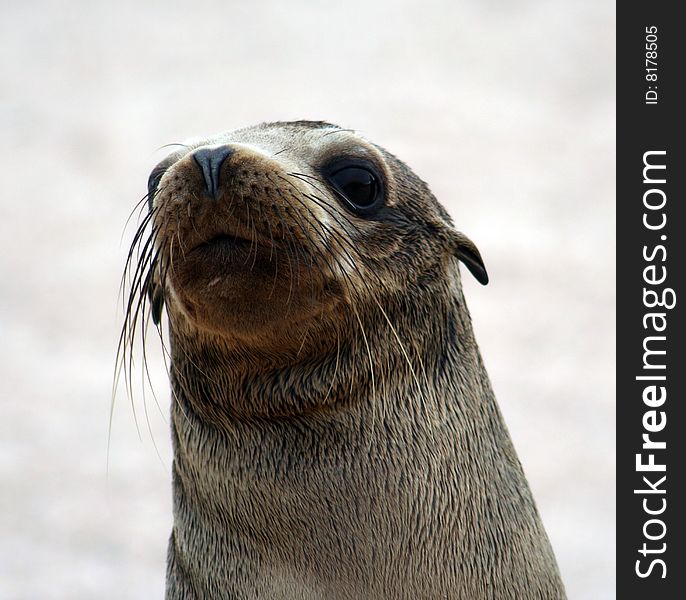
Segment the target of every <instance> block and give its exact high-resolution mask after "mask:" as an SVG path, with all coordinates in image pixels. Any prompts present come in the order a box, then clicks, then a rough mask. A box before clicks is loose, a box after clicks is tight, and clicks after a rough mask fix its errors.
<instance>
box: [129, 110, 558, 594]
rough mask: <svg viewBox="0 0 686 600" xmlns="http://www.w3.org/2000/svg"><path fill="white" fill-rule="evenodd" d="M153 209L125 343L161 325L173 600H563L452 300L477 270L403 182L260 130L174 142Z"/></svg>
mask: <svg viewBox="0 0 686 600" xmlns="http://www.w3.org/2000/svg"><path fill="white" fill-rule="evenodd" d="M148 202H149V212H148V213H147V216H146V217H145V219H144V221H143V223H142V224H141V227H140V229H139V232H138V234H137V235H136V238H135V240H134V245H133V248H132V253H131V265H130V266H131V273H132V280H133V286H132V290H131V295H130V298H129V303H128V310H127V323H126V325H125V327H124V331H123V334H122V344H123V346H124V347H125V348H126V347H127V346H130V343H131V339H132V337H133V334H134V331H135V328H136V322H137V321H139V320H140V319H139V317H140V315H141V314H143V313H145V312H146V310H147V308H149V309H150V312H151V313H152V318H153V320H154V322H155V323H156V324H159V322H160V319H161V316H162V311H163V307H166V312H167V315H168V329H169V353H170V379H171V387H172V394H173V400H172V409H171V413H172V416H171V432H172V438H173V452H174V462H173V468H172V470H173V505H174V525H173V530H172V533H171V538H170V541H169V550H168V570H167V598H168V599H170V600H180V599H183V600H189V599H201V598H202V599H208V598H212V599H215V598H216V599H228V598H232V599H234V598H240V599H244V598H245V599H248V598H250V599H252V598H267V599H272V598H273V599H277V598H278V599H296V598H297V599H308V600H314V599H336V600H338V599H341V600H342V599H350V600H351V599H363V598H365V599H367V598H369V599H382V598H383V599H393V600H399V599H408V600H409V599H422V598H427V599H429V598H450V599H456V600H457V599H461V600H467V599H469V600H486V599H513V598H516V599H518V600H529V599H530V600H533V599H537V600H540V599H546V600H553V599H561V598H565V592H564V587H563V584H562V582H561V579H560V575H559V572H558V568H557V565H556V562H555V558H554V555H553V552H552V549H551V547H550V543H549V541H548V538H547V536H546V533H545V531H544V529H543V526H542V523H541V520H540V517H539V514H538V512H537V509H536V506H535V504H534V500H533V499H532V496H531V492H530V490H529V486H528V484H527V481H526V479H525V476H524V473H523V471H522V467H521V466H520V463H519V461H518V459H517V456H516V454H515V450H514V448H513V446H512V443H511V440H510V437H509V434H508V432H507V429H506V426H505V424H504V422H503V419H502V417H501V414H500V411H499V409H498V406H497V404H496V400H495V398H494V395H493V392H492V389H491V384H490V382H489V379H488V376H487V374H486V370H485V368H484V365H483V363H482V360H481V356H480V354H479V350H478V347H477V344H476V341H475V339H474V334H473V331H472V325H471V319H470V316H469V312H468V310H467V307H466V304H465V299H464V296H463V292H462V286H461V282H460V272H459V268H458V262H462V263H464V264H465V265H466V266H467V268H468V269H469V270H470V271H471V273H472V274H473V275H474V276H475V277H476V278H477V279H478V280H479V281H480V282H481V283H486V282H487V281H488V276H487V274H486V269H485V267H484V264H483V261H482V259H481V255H480V253H479V251H478V250H477V248H476V246H475V245H474V244H473V243H472V242H471V241H470V240H469V239H468V238H467V237H466V236H465V235H463V234H462V233H459V232H458V231H457V230H456V229H455V228H454V226H453V223H452V221H451V218H450V217H449V215H448V213H447V212H446V211H445V210H444V209H443V207H442V206H441V205H440V204H439V203H438V202H437V200H436V199H435V197H434V196H433V195H432V193H431V192H430V190H429V188H428V186H427V185H426V184H425V183H424V182H423V181H422V180H421V179H419V177H417V176H416V175H415V174H414V173H413V172H412V171H411V170H410V168H409V167H407V166H406V165H405V164H404V163H402V162H401V161H400V160H398V159H397V158H396V157H395V156H393V155H392V154H390V153H388V152H387V151H386V150H384V149H382V148H380V147H379V146H376V145H374V144H372V143H370V142H368V141H366V140H365V139H364V138H363V137H361V136H360V135H358V134H356V133H355V132H354V131H351V130H347V129H342V128H339V127H337V126H335V125H331V124H328V123H324V122H308V121H297V122H288V123H286V122H278V123H268V124H262V125H259V126H256V127H249V128H246V129H240V130H237V131H233V132H230V133H226V134H222V135H218V136H215V137H211V138H208V139H198V140H192V141H190V142H188V143H186V144H185V145H182V146H180V147H179V149H178V150H176V151H174V152H172V153H171V154H170V155H169V156H168V157H167V158H166V159H165V160H163V161H162V162H161V163H160V164H159V165H158V166H157V167H156V168H155V169H154V170H153V172H152V174H151V176H150V180H149V194H148ZM135 248H139V254H138V260H137V261H136V259H135V256H136V251H135ZM140 327H143V329H144V328H145V325H144V324H143V325H141V326H140Z"/></svg>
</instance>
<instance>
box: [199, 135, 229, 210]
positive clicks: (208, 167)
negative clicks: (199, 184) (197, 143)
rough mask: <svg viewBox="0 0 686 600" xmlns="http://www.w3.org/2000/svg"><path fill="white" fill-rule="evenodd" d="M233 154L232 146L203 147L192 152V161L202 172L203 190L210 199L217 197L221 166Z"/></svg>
mask: <svg viewBox="0 0 686 600" xmlns="http://www.w3.org/2000/svg"><path fill="white" fill-rule="evenodd" d="M234 152H235V149H234V148H233V147H232V146H210V147H206V146H204V147H202V148H199V149H197V150H195V152H193V160H195V162H196V163H197V165H198V166H199V167H200V170H201V171H202V175H203V177H204V178H205V189H206V191H207V193H208V194H209V196H210V197H211V198H215V197H216V195H217V190H218V189H219V183H220V175H221V168H222V165H223V164H224V161H225V160H226V159H227V158H228V157H229V156H231V155H232V154H233V153H234Z"/></svg>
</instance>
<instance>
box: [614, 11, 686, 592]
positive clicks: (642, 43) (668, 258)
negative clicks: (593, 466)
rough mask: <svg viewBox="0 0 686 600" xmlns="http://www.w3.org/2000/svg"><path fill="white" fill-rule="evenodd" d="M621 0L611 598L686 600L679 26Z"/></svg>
mask: <svg viewBox="0 0 686 600" xmlns="http://www.w3.org/2000/svg"><path fill="white" fill-rule="evenodd" d="M678 8H680V4H679V3H677V2H665V1H662V2H660V1H657V2H647V1H646V2H643V3H639V2H635V1H630V2H621V3H617V12H618V14H617V76H618V79H617V597H618V598H622V599H624V598H650V599H651V600H661V599H668V598H669V599H677V598H678V599H680V598H685V597H686V591H684V590H686V528H685V523H686V410H685V407H686V385H685V382H686V327H685V324H684V314H685V313H686V287H685V286H684V281H685V280H686V222H685V221H684V214H685V211H684V204H685V203H686V186H685V181H686V152H685V149H686V132H685V129H686V128H685V127H684V123H685V122H686V94H685V93H684V90H685V89H686V85H684V84H685V81H686V50H685V45H686V30H684V26H683V22H682V20H681V19H680V18H679V16H678V12H679V11H678V10H677V9H678Z"/></svg>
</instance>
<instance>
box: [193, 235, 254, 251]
mask: <svg viewBox="0 0 686 600" xmlns="http://www.w3.org/2000/svg"><path fill="white" fill-rule="evenodd" d="M255 245H259V244H258V242H257V241H256V240H248V239H246V238H244V237H240V236H238V235H233V234H230V233H220V234H218V235H215V236H212V237H211V238H209V239H207V240H204V241H202V242H199V243H198V244H196V245H195V246H193V248H191V253H193V252H196V251H199V252H202V251H204V250H228V251H231V250H237V249H243V248H245V247H246V246H255Z"/></svg>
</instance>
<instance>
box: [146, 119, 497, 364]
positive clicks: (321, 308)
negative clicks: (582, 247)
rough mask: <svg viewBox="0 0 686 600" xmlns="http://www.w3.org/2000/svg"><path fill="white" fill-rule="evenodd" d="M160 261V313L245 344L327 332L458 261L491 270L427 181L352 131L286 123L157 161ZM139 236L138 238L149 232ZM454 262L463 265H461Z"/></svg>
mask: <svg viewBox="0 0 686 600" xmlns="http://www.w3.org/2000/svg"><path fill="white" fill-rule="evenodd" d="M148 192H149V194H148V204H149V214H148V217H147V223H146V224H148V225H152V227H151V229H150V230H151V231H152V235H151V236H150V237H149V238H148V240H147V241H148V247H147V248H146V250H145V252H147V260H148V269H147V270H145V269H141V278H142V280H143V274H144V273H145V277H144V279H145V280H144V281H143V282H142V283H141V285H140V286H139V288H140V289H143V288H145V290H146V291H147V293H149V298H150V300H151V305H152V312H153V318H154V319H155V321H156V322H159V319H160V317H161V311H162V308H163V305H165V306H166V310H167V313H168V315H169V319H170V323H171V324H172V325H173V326H174V327H176V328H179V329H182V330H184V331H186V332H190V333H191V334H192V335H197V336H208V337H211V338H219V339H221V340H223V342H224V343H225V344H228V345H233V346H235V347H239V348H258V347H259V348H261V349H262V350H265V348H266V349H267V350H269V349H272V350H274V351H276V349H279V351H282V350H283V351H285V350H286V349H293V348H296V347H298V346H299V345H301V344H302V339H303V332H304V331H306V330H308V329H312V330H315V331H317V334H316V335H315V336H314V337H317V338H319V339H321V340H322V341H324V339H325V338H326V336H327V334H326V332H327V331H329V330H331V325H332V324H336V326H337V327H338V328H339V329H340V326H341V324H342V323H345V322H346V319H352V318H353V317H352V316H351V315H353V314H359V312H362V311H364V307H365V306H383V304H384V298H386V297H387V296H389V295H395V296H399V295H400V296H402V295H403V294H405V293H407V292H408V291H409V290H411V289H415V290H416V289H417V288H418V287H421V286H422V285H424V281H425V280H426V276H427V274H429V273H435V272H436V271H437V270H439V271H445V270H446V268H447V265H448V263H450V262H451V258H452V257H457V258H458V259H460V260H462V261H463V262H464V263H465V264H466V266H467V267H468V268H469V269H470V271H471V272H472V273H473V274H474V275H475V276H476V278H477V279H478V280H479V281H480V282H482V283H486V282H487V280H488V278H487V275H486V270H485V268H484V265H483V262H482V260H481V256H480V254H479V251H478V250H477V249H476V247H475V246H474V244H473V243H472V242H471V241H469V239H468V238H466V237H465V236H464V235H463V234H461V233H459V232H458V231H456V230H455V228H454V227H453V224H452V221H451V219H450V217H449V216H448V214H447V212H446V211H445V210H444V209H443V207H442V206H441V205H440V204H439V203H438V202H437V200H436V198H435V197H434V196H433V194H432V193H431V192H430V190H429V188H428V186H427V185H426V184H425V183H424V182H423V181H422V180H420V179H419V178H418V177H417V176H416V175H415V174H414V173H413V172H412V171H411V170H410V169H409V167H407V166H406V165H405V164H404V163H402V162H401V161H400V160H398V159H397V158H396V157H395V156H393V155H392V154H390V153H388V152H386V151H385V150H384V149H382V148H380V147H378V146H376V145H374V144H372V143H370V142H369V141H367V140H365V139H364V138H363V137H362V136H360V135H358V134H357V133H355V132H354V131H351V130H348V129H342V128H340V127H337V126H335V125H331V124H328V123H324V122H309V121H296V122H287V123H284V122H279V123H267V124H262V125H258V126H255V127H249V128H245V129H239V130H236V131H232V132H229V133H224V134H220V135H217V136H213V137H210V138H206V139H194V140H190V141H188V142H187V143H185V144H183V145H180V146H179V149H178V150H175V151H173V152H172V153H171V154H169V155H168V156H167V157H166V158H165V159H164V160H163V161H162V162H160V163H159V164H158V165H157V166H156V167H155V168H154V169H153V171H152V173H151V175H150V179H149V190H148ZM139 242H140V239H139ZM452 262H454V261H452Z"/></svg>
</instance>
